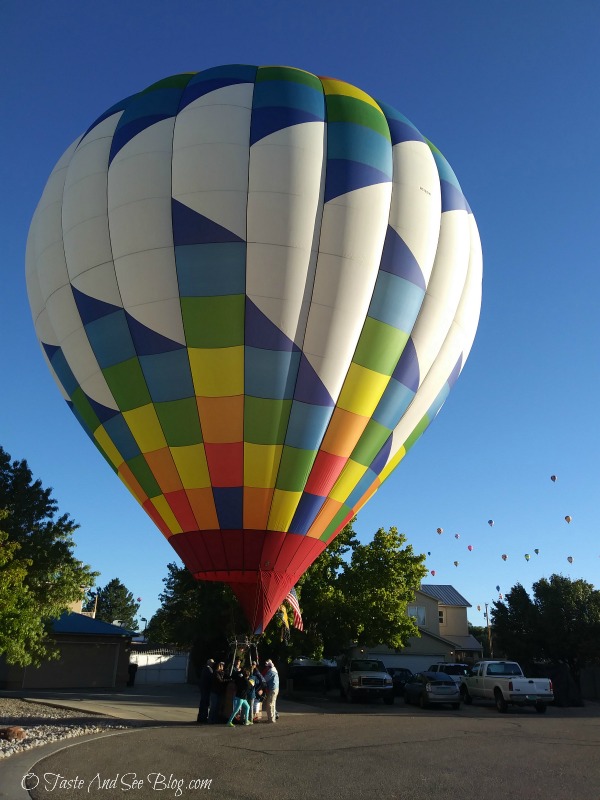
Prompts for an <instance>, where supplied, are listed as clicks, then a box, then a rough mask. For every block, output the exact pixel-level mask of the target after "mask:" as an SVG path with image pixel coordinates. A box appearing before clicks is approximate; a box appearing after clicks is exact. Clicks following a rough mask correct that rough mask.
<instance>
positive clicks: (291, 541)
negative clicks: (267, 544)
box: [273, 533, 306, 572]
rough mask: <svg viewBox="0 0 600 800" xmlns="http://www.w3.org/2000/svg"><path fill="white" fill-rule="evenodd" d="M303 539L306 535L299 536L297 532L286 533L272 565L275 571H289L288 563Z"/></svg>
mask: <svg viewBox="0 0 600 800" xmlns="http://www.w3.org/2000/svg"><path fill="white" fill-rule="evenodd" d="M305 539H306V537H305V536H301V535H300V534H299V533H288V534H287V536H286V537H285V540H284V542H283V544H282V546H281V550H280V551H279V555H278V556H277V560H276V562H275V564H274V566H273V570H274V571H275V572H289V567H290V563H291V561H292V559H293V558H294V556H295V555H296V551H297V550H298V548H299V547H301V546H302V543H303V542H304V540H305Z"/></svg>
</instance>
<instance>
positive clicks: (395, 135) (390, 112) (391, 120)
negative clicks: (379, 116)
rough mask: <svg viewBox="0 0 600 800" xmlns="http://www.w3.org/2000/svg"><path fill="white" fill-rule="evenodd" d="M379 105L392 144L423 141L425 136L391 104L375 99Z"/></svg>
mask: <svg viewBox="0 0 600 800" xmlns="http://www.w3.org/2000/svg"><path fill="white" fill-rule="evenodd" d="M377 102H378V103H379V107H380V108H381V110H382V111H383V113H384V114H385V118H386V121H387V124H388V128H389V129H390V136H391V137H392V145H394V144H398V143H399V142H424V141H425V138H424V137H423V136H422V135H421V133H420V132H419V131H418V130H417V129H416V128H415V126H414V125H413V124H412V122H411V121H410V120H409V119H407V118H406V117H405V116H404V114H401V113H400V112H399V111H397V110H396V109H395V108H394V107H393V106H390V105H388V104H387V103H382V102H381V101H380V100H378V101H377Z"/></svg>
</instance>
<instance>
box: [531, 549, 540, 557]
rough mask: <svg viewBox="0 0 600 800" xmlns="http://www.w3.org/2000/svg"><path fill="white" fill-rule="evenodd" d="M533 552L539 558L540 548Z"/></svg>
mask: <svg viewBox="0 0 600 800" xmlns="http://www.w3.org/2000/svg"><path fill="white" fill-rule="evenodd" d="M533 552H534V553H535V554H536V556H539V554H540V550H539V547H536V548H535V550H534V551H533Z"/></svg>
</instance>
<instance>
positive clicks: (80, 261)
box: [64, 214, 112, 275]
mask: <svg viewBox="0 0 600 800" xmlns="http://www.w3.org/2000/svg"><path fill="white" fill-rule="evenodd" d="M64 242H65V257H66V259H67V263H68V264H69V265H70V269H72V270H73V273H74V274H77V275H79V274H81V273H82V272H85V271H86V270H88V269H91V268H92V267H97V266H98V264H104V263H105V262H107V261H110V260H111V258H112V251H111V246H110V237H109V232H108V225H107V218H106V214H103V215H101V216H99V217H92V219H87V220H86V221H85V222H82V223H81V224H79V225H76V226H75V227H74V228H71V230H70V231H69V232H68V233H65V238H64ZM71 265H72V266H71Z"/></svg>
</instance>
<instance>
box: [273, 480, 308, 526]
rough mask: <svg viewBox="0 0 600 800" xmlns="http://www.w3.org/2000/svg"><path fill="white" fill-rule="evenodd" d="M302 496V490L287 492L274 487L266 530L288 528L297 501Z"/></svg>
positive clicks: (296, 506)
mask: <svg viewBox="0 0 600 800" xmlns="http://www.w3.org/2000/svg"><path fill="white" fill-rule="evenodd" d="M301 497H302V492H288V491H286V490H285V489H275V491H274V492H273V503H272V504H271V513H270V514H269V524H268V530H270V531H283V533H286V532H287V530H288V529H289V527H290V525H291V523H292V519H293V518H294V514H295V513H296V509H297V508H298V503H299V502H300V498H301Z"/></svg>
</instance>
